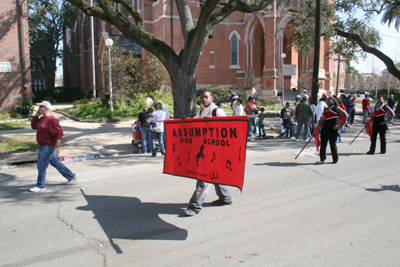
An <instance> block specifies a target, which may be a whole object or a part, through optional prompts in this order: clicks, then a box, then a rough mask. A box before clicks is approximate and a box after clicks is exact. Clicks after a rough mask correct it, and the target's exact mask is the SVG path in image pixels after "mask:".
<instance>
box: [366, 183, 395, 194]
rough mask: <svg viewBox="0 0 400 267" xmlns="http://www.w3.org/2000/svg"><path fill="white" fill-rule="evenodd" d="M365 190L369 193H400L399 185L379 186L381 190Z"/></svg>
mask: <svg viewBox="0 0 400 267" xmlns="http://www.w3.org/2000/svg"><path fill="white" fill-rule="evenodd" d="M365 190H367V191H371V192H381V191H394V192H400V187H399V185H397V184H396V185H381V188H366V189H365Z"/></svg>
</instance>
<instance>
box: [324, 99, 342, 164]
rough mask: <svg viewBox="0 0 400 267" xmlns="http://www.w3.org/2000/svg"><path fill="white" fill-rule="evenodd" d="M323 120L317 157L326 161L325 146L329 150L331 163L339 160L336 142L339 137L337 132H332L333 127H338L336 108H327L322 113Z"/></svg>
mask: <svg viewBox="0 0 400 267" xmlns="http://www.w3.org/2000/svg"><path fill="white" fill-rule="evenodd" d="M322 116H324V118H325V122H324V125H323V126H322V129H321V151H320V152H319V157H320V159H321V161H325V160H326V146H327V145H328V141H329V146H330V148H331V153H332V159H333V163H336V162H337V161H338V160H339V156H338V151H337V146H336V141H337V138H338V136H339V130H334V129H333V127H335V126H336V125H338V124H339V123H338V119H339V116H340V115H339V113H338V112H337V111H336V106H332V107H329V108H327V109H325V111H324V112H323V113H322Z"/></svg>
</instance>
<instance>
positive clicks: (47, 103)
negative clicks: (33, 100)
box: [36, 101, 51, 109]
mask: <svg viewBox="0 0 400 267" xmlns="http://www.w3.org/2000/svg"><path fill="white" fill-rule="evenodd" d="M36 105H38V106H39V107H40V106H45V107H46V108H48V109H51V104H50V102H48V101H42V102H41V103H37V104H36Z"/></svg>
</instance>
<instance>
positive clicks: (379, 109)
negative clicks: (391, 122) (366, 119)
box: [369, 105, 388, 154]
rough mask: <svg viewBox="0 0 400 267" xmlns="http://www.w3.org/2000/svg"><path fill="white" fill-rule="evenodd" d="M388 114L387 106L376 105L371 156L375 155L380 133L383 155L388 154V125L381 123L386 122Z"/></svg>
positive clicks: (370, 149)
mask: <svg viewBox="0 0 400 267" xmlns="http://www.w3.org/2000/svg"><path fill="white" fill-rule="evenodd" d="M386 114H387V111H386V105H375V110H374V122H373V123H372V136H371V147H370V148H369V153H370V154H374V153H375V147H376V138H377V137H378V133H379V138H380V140H381V153H382V154H385V153H386V131H387V129H388V127H387V124H384V125H381V123H382V122H384V121H385V118H386Z"/></svg>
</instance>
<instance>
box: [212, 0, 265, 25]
mask: <svg viewBox="0 0 400 267" xmlns="http://www.w3.org/2000/svg"><path fill="white" fill-rule="evenodd" d="M272 2H273V0H259V1H257V2H255V3H254V4H246V3H245V2H244V1H241V0H230V1H229V2H228V4H226V5H224V7H223V8H221V10H219V11H217V12H215V13H214V14H213V15H212V16H211V19H210V23H211V26H214V25H216V24H218V23H220V22H221V21H223V20H224V19H225V18H226V17H228V16H229V15H230V14H231V13H232V12H234V11H241V12H243V13H252V12H256V11H259V10H262V9H264V8H265V7H266V6H267V5H269V4H271V3H272Z"/></svg>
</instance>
